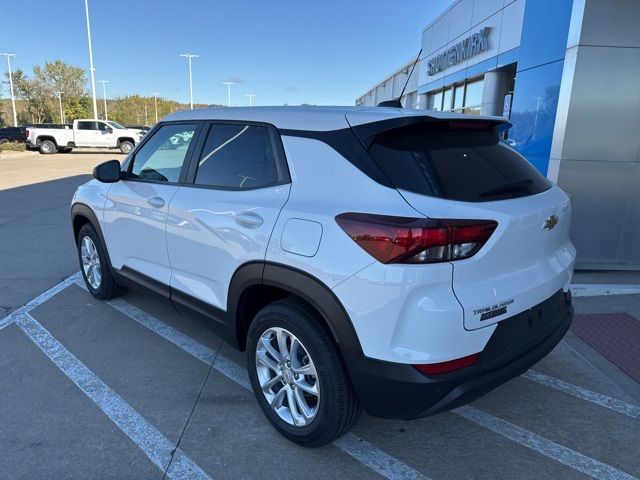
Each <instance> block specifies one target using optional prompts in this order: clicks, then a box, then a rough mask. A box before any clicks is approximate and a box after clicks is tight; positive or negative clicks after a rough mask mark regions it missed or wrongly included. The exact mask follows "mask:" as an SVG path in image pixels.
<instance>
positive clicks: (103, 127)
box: [98, 122, 109, 132]
mask: <svg viewBox="0 0 640 480" xmlns="http://www.w3.org/2000/svg"><path fill="white" fill-rule="evenodd" d="M98 129H99V130H100V131H101V132H106V131H108V130H109V127H108V126H107V124H106V123H104V122H98Z"/></svg>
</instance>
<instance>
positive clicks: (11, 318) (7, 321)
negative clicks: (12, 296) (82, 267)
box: [0, 272, 81, 330]
mask: <svg viewBox="0 0 640 480" xmlns="http://www.w3.org/2000/svg"><path fill="white" fill-rule="evenodd" d="M79 278H81V277H80V272H76V273H74V274H73V275H71V276H70V277H68V278H65V279H64V280H63V281H61V282H60V283H58V284H57V285H54V286H53V287H51V288H50V289H49V290H47V291H46V292H44V293H41V294H40V295H38V296H37V297H36V298H34V299H33V300H31V301H30V302H29V303H27V304H26V305H24V306H22V307H20V308H18V309H17V310H14V311H13V312H11V313H10V314H9V315H7V316H6V317H4V318H3V319H2V320H0V330H2V329H3V328H5V327H7V326H9V325H11V324H12V323H13V322H15V321H16V319H17V318H18V317H19V316H20V315H22V314H23V313H27V312H29V311H31V310H33V309H34V308H36V307H37V306H38V305H40V304H42V303H44V302H46V301H47V300H49V299H50V298H51V297H53V296H54V295H55V294H56V293H58V292H61V291H62V290H64V289H65V288H67V287H68V286H69V285H71V284H72V283H76V282H77V280H78V279H79Z"/></svg>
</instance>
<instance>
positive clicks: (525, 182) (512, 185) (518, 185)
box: [478, 178, 533, 197]
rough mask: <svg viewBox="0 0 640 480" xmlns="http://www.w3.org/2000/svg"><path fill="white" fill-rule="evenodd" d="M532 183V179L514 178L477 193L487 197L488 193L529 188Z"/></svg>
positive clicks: (493, 193) (495, 193)
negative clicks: (511, 180)
mask: <svg viewBox="0 0 640 480" xmlns="http://www.w3.org/2000/svg"><path fill="white" fill-rule="evenodd" d="M532 183H533V180H531V179H529V178H525V179H522V180H514V181H513V182H507V183H503V184H502V185H498V186H496V187H491V188H487V189H486V190H483V191H482V192H480V193H479V194H478V195H479V196H481V197H488V196H489V195H497V194H499V193H506V192H511V191H513V190H529V187H530V186H531V184H532Z"/></svg>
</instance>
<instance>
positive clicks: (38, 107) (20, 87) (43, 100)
mask: <svg viewBox="0 0 640 480" xmlns="http://www.w3.org/2000/svg"><path fill="white" fill-rule="evenodd" d="M5 76H6V77H7V82H8V76H9V73H8V72H7V73H6V74H5ZM7 82H5V83H7ZM13 89H14V92H15V95H16V97H17V98H20V99H22V100H23V101H24V106H25V110H26V111H25V112H24V113H23V115H21V117H23V118H24V117H26V118H27V119H28V121H29V122H32V123H43V122H50V121H52V108H51V107H52V105H51V103H52V102H51V95H52V93H51V90H50V89H49V88H48V87H47V85H45V84H44V82H43V81H42V79H41V78H37V77H35V76H34V77H31V78H30V77H28V76H27V75H26V74H25V73H24V71H23V70H20V69H18V70H16V71H15V72H13Z"/></svg>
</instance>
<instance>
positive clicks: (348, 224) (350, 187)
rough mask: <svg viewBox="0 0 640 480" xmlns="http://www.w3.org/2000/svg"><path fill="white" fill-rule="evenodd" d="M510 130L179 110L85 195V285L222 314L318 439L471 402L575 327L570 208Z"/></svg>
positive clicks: (299, 426) (433, 119)
mask: <svg viewBox="0 0 640 480" xmlns="http://www.w3.org/2000/svg"><path fill="white" fill-rule="evenodd" d="M508 126H509V124H508V123H506V122H505V120H504V119H501V118H492V117H470V116H460V115H454V114H443V113H438V112H426V111H419V110H402V109H397V108H358V107H332V108H304V107H301V108H295V107H282V108H276V107H274V108H267V107H265V108H225V109H202V110H186V111H181V112H176V113H174V114H171V115H169V116H168V117H166V118H164V119H163V120H162V121H161V122H160V123H159V124H157V125H156V126H155V127H154V128H153V130H152V131H150V132H149V133H148V134H147V135H146V136H145V137H144V139H143V140H142V142H141V143H140V145H138V146H137V147H136V149H135V150H134V151H133V152H132V153H131V154H130V155H129V157H128V158H127V159H126V161H125V162H124V164H123V165H122V166H121V165H120V164H119V163H118V162H117V161H115V160H112V161H110V162H105V163H103V164H101V165H99V166H97V167H96V168H95V170H94V177H95V178H96V179H95V180H91V181H90V182H88V183H87V184H85V185H83V186H81V187H79V188H78V190H77V192H76V194H75V196H74V198H73V205H72V218H73V231H74V235H75V238H76V239H77V245H78V252H79V258H80V263H81V266H82V272H83V275H84V278H85V281H86V283H87V287H88V288H89V290H90V291H91V293H92V294H93V295H94V296H96V297H98V298H102V299H106V298H110V297H113V296H116V295H118V294H120V293H122V292H123V289H124V287H126V286H133V285H139V286H140V285H141V286H144V287H147V288H148V289H150V290H153V291H155V292H156V293H159V294H161V295H164V296H166V297H168V298H170V299H171V300H172V301H173V302H174V304H175V305H176V307H177V308H178V309H179V310H181V311H182V312H184V313H185V314H195V315H200V316H204V317H207V318H210V319H212V320H213V324H214V325H215V326H216V327H217V329H218V331H219V334H220V336H221V337H222V338H224V339H225V340H226V341H227V342H229V343H230V344H232V345H234V346H236V347H237V348H239V349H241V350H246V351H247V358H248V361H247V365H248V370H249V377H250V379H251V384H252V386H253V390H254V392H255V395H256V398H257V400H258V403H259V404H260V406H261V408H262V410H263V411H264V413H265V415H266V416H267V418H268V419H269V421H270V422H271V423H272V424H273V425H274V427H275V428H276V429H277V430H278V431H280V432H281V433H282V434H283V435H284V436H286V437H287V438H289V439H291V440H293V441H295V442H297V443H299V444H301V445H305V446H318V445H323V444H326V443H328V442H330V441H332V440H334V439H335V438H337V437H338V436H340V435H341V434H343V433H345V432H346V431H347V430H349V429H350V428H351V427H352V426H353V425H354V423H355V422H356V421H357V419H358V417H359V415H360V413H361V412H362V410H365V411H367V412H368V413H369V414H371V415H376V416H381V417H387V418H398V419H414V418H418V417H422V416H425V415H431V414H434V413H437V412H440V411H444V410H448V409H451V408H455V407H457V406H460V405H463V404H465V403H468V402H470V401H472V400H474V399H475V398H477V397H478V396H480V395H483V394H485V393H487V392H488V391H490V390H492V389H493V388H495V387H497V386H498V385H500V384H501V383H504V382H505V381H507V380H509V379H510V378H513V377H514V376H517V375H519V374H521V373H522V372H524V371H525V370H526V369H528V368H529V367H530V366H531V365H533V364H534V363H535V362H537V361H538V360H540V359H541V358H542V357H544V356H545V355H546V354H547V353H548V352H549V351H550V350H551V349H553V347H554V346H555V345H556V344H557V343H558V342H559V341H560V339H561V338H562V337H563V335H564V333H565V332H566V331H567V329H568V328H569V324H570V323H571V318H572V315H573V309H572V306H571V297H570V294H569V293H568V292H565V291H564V289H563V287H564V286H565V285H566V284H567V283H568V282H569V280H570V279H571V275H572V270H573V265H574V259H575V249H574V247H573V245H572V243H571V241H570V240H569V224H570V205H569V199H568V197H567V195H566V194H565V193H564V192H563V191H562V190H560V188H558V187H557V186H555V185H552V184H551V183H550V182H548V181H547V180H546V179H545V178H544V177H543V176H542V175H540V173H538V171H537V170H535V168H533V167H532V166H531V165H530V164H529V163H528V162H527V161H526V160H525V159H524V158H523V157H522V156H520V155H519V154H518V153H516V152H515V151H514V150H512V149H511V148H510V147H509V146H507V145H506V144H505V143H504V142H503V141H502V140H501V139H500V138H501V136H502V134H501V131H502V130H504V129H505V128H506V127H508Z"/></svg>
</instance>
